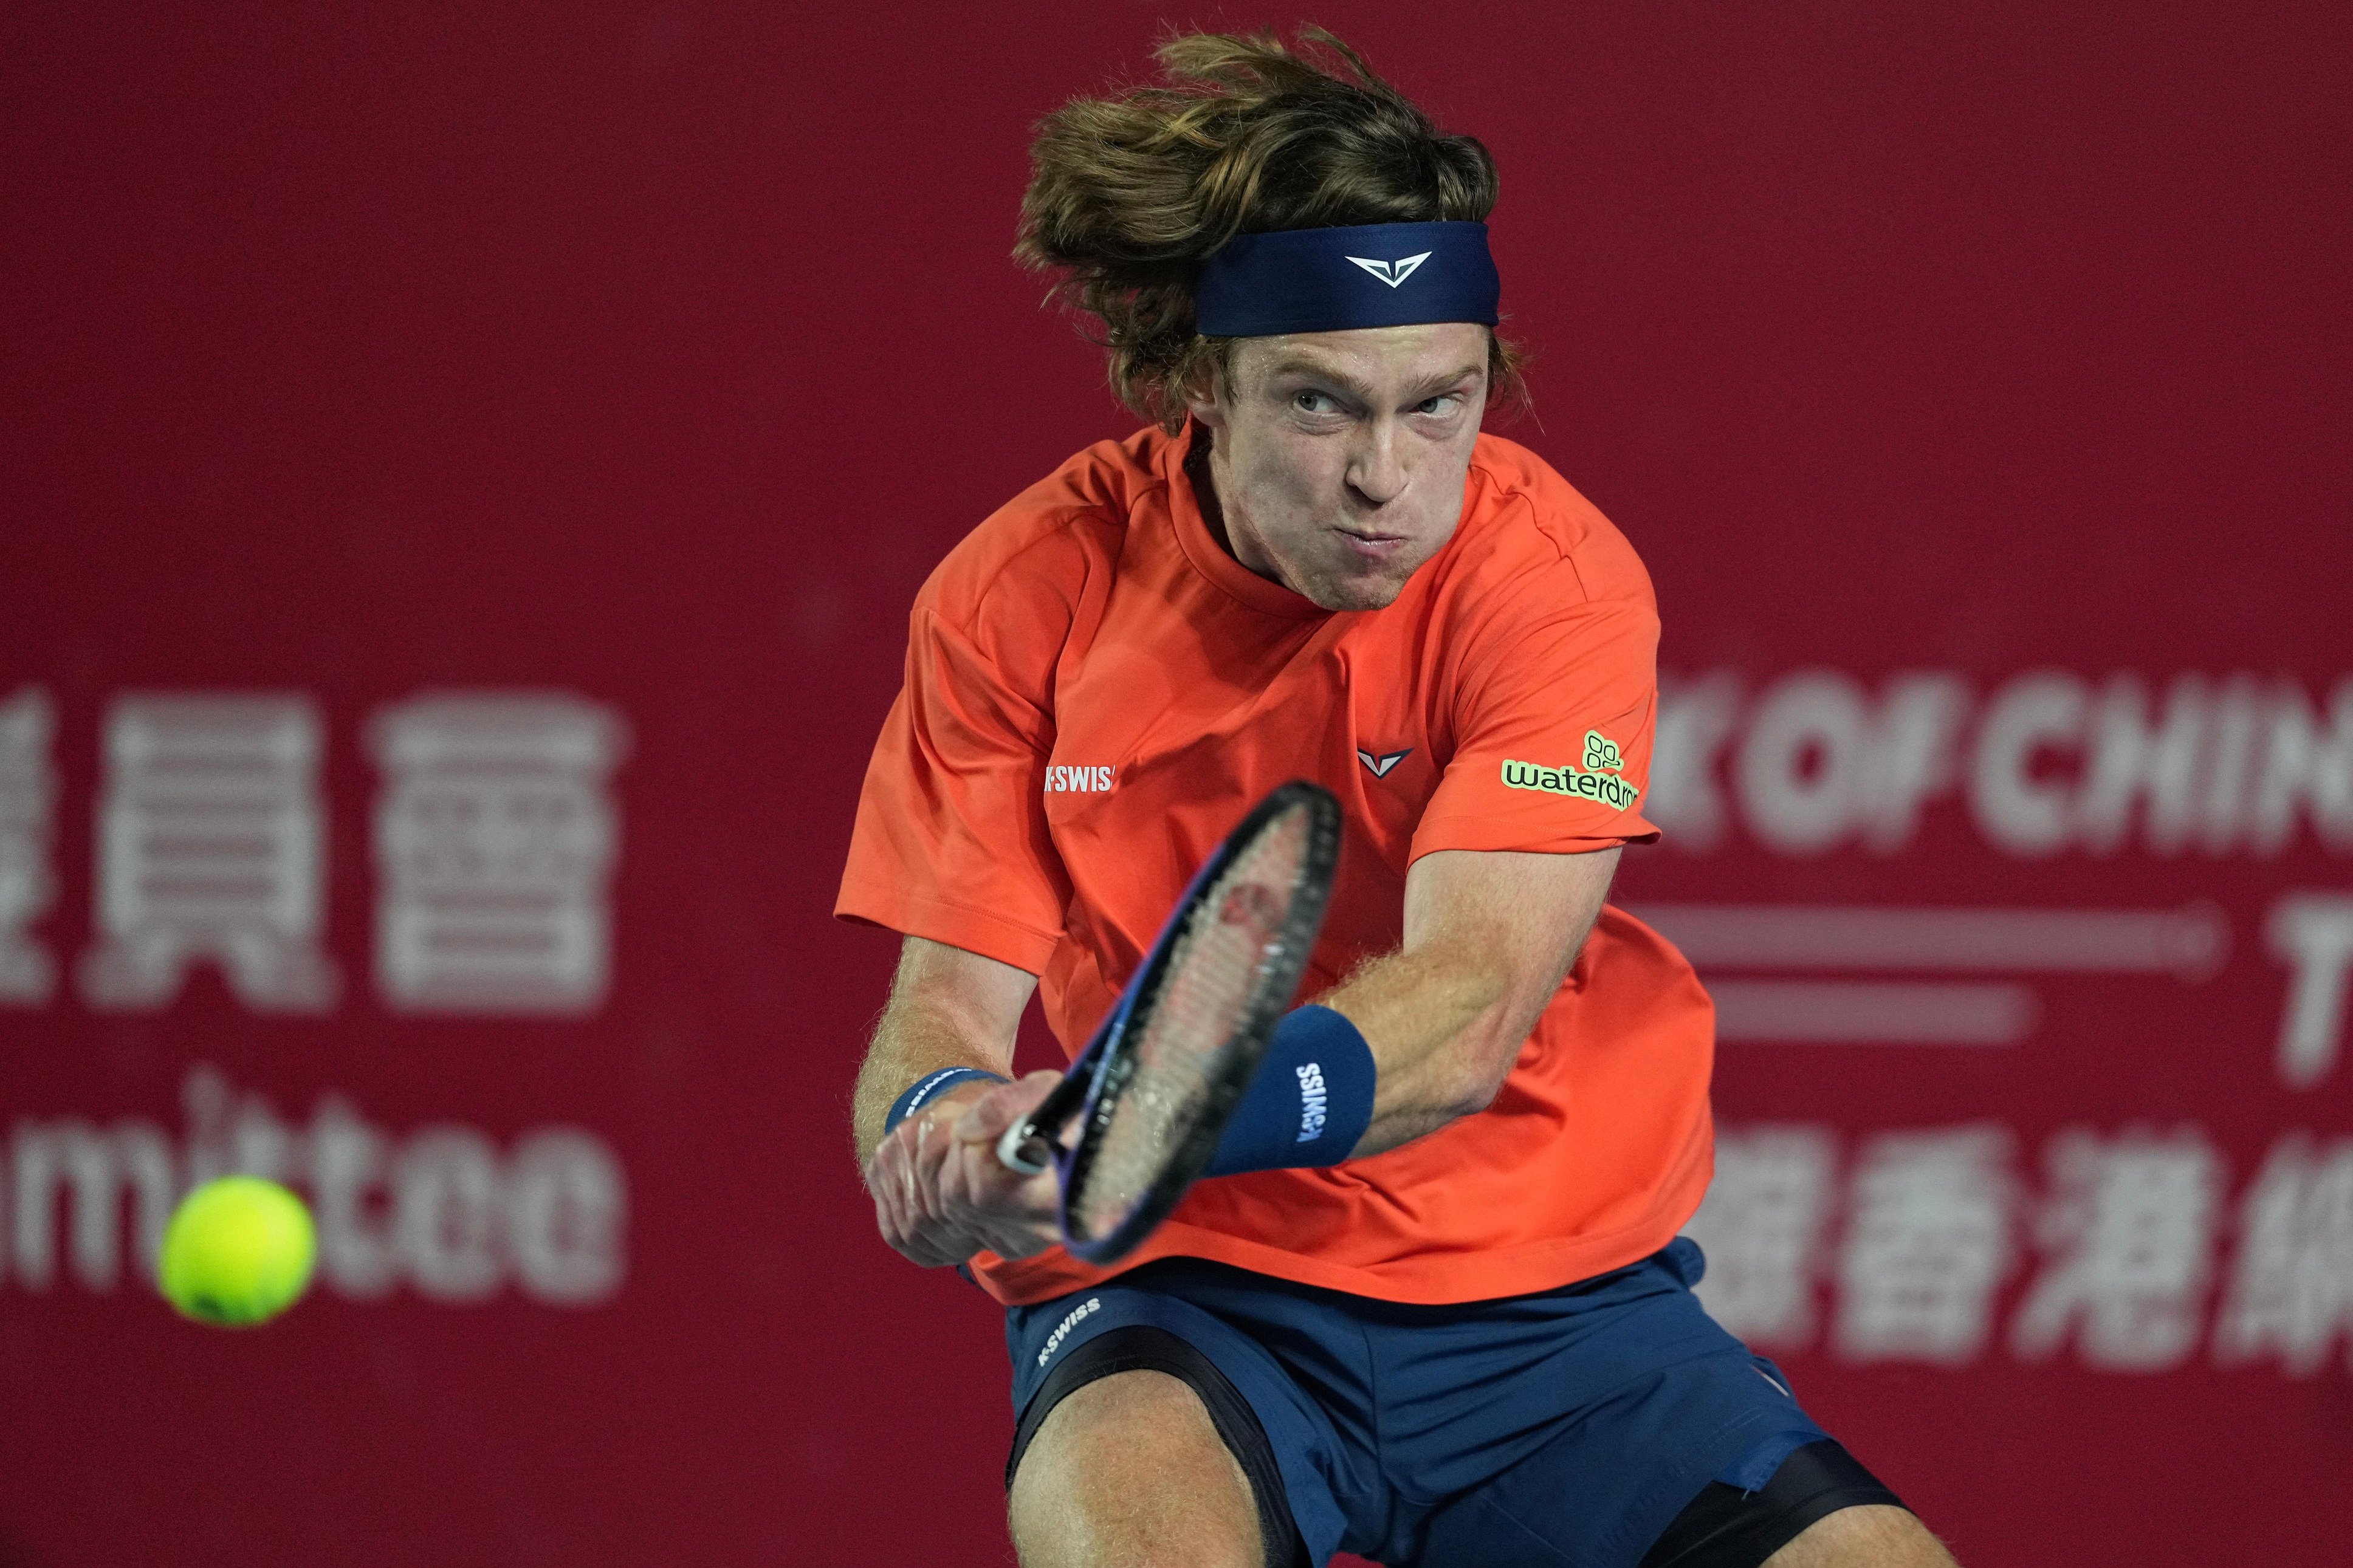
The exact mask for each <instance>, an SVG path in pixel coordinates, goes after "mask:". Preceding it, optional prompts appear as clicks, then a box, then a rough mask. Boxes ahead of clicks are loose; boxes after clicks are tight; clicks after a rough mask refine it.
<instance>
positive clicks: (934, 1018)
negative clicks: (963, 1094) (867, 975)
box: [849, 938, 1037, 1167]
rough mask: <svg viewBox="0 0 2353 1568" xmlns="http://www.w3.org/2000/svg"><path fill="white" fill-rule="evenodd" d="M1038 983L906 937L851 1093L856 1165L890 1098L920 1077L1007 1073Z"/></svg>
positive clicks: (865, 1157)
mask: <svg viewBox="0 0 2353 1568" xmlns="http://www.w3.org/2000/svg"><path fill="white" fill-rule="evenodd" d="M1036 984H1037V982H1036V981H1035V979H1034V978H1033V977H1032V976H1030V975H1029V974H1026V973H1022V972H1021V971H1020V970H1018V969H1015V968H1014V967H1012V966H1011V965H1010V964H1003V963H996V962H995V961H994V960H991V959H986V958H982V957H980V956H978V955H977V954H975V953H969V952H962V951H960V950H958V949H955V948H952V947H947V946H944V945H943V944H941V943H937V942H924V941H922V940H921V939H913V938H911V939H909V941H908V942H906V944H905V946H904V947H903V949H902V952H901V953H900V958H899V968H898V972H897V973H896V974H895V975H893V976H892V982H891V1000H890V1003H889V1005H886V1006H885V1007H884V1008H883V1009H882V1016H881V1017H879V1018H877V1019H876V1020H875V1021H874V1036H873V1038H872V1039H871V1041H870V1042H869V1043H868V1045H867V1048H866V1058H865V1060H864V1061H863V1062H861V1063H860V1066H859V1068H858V1084H857V1088H856V1089H854V1090H853V1091H852V1093H851V1096H850V1110H849V1124H850V1142H851V1145H852V1147H853V1150H854V1152H856V1154H857V1157H858V1163H859V1164H860V1166H861V1167H863V1166H864V1165H865V1164H866V1163H868V1162H869V1161H870V1160H871V1159H872V1158H873V1155H874V1150H875V1146H876V1145H877V1144H879V1143H880V1142H881V1141H882V1123H883V1121H884V1120H885V1119H886V1118H887V1117H888V1116H889V1115H890V1113H891V1106H892V1102H893V1101H895V1100H897V1099H898V1098H899V1096H901V1095H902V1094H904V1093H905V1092H906V1091H907V1089H908V1088H909V1087H910V1086H911V1085H913V1084H914V1083H915V1082H916V1081H917V1080H919V1079H923V1078H924V1077H927V1076H928V1075H930V1074H932V1073H934V1072H937V1071H939V1070H940V1069H941V1068H956V1067H971V1068H982V1069H984V1070H986V1071H988V1072H993V1073H997V1074H999V1075H1001V1076H1007V1077H1009V1076H1011V1074H1012V1071H1013V1038H1014V1032H1015V1029H1016V1026H1017V1025H1018V1021H1019V1019H1020V1016H1021V1009H1022V1007H1023V1006H1024V1005H1026V1004H1027V1003H1028V1001H1029V993H1030V991H1031V990H1032V989H1033V988H1034V987H1035V985H1036ZM950 1098H954V1096H953V1095H950V1096H943V1097H942V1100H943V1103H944V1101H945V1100H948V1099H950Z"/></svg>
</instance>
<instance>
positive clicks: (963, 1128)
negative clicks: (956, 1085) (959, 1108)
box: [955, 1068, 1062, 1143]
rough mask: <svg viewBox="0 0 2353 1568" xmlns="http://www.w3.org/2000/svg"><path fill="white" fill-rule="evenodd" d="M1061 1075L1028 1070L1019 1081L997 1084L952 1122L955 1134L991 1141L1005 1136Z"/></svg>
mask: <svg viewBox="0 0 2353 1568" xmlns="http://www.w3.org/2000/svg"><path fill="white" fill-rule="evenodd" d="M1061 1081H1062V1075H1061V1074H1060V1073H1058V1072H1054V1071H1052V1070H1050V1069H1048V1068H1040V1069H1039V1070H1038V1071H1036V1072H1033V1073H1030V1074H1028V1075H1027V1076H1025V1077H1024V1078H1023V1079H1021V1080H1020V1081H1019V1082H1018V1083H1008V1084H1000V1085H999V1086H998V1087H997V1088H996V1089H991V1090H989V1091H988V1092H987V1094H985V1095H982V1096H981V1097H980V1098H979V1099H977V1100H974V1101H973V1102H972V1104H971V1105H970V1106H969V1107H968V1108H966V1110H965V1113H964V1115H963V1116H962V1117H961V1118H959V1119H958V1121H956V1124H955V1136H956V1140H957V1142H963V1143H994V1142H997V1139H999V1138H1000V1137H1002V1136H1004V1133H1005V1130H1006V1129H1007V1128H1008V1127H1010V1126H1011V1125H1012V1124H1013V1122H1014V1121H1015V1120H1016V1119H1017V1118H1019V1117H1023V1116H1027V1115H1029V1113H1030V1112H1031V1111H1033V1110H1037V1109H1038V1107H1039V1106H1040V1105H1042V1104H1044V1103H1045V1100H1046V1097H1047V1096H1048V1095H1050V1094H1051V1093H1053V1092H1054V1086H1055V1085H1056V1084H1058V1083H1060V1082H1061Z"/></svg>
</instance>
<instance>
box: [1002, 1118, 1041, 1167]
mask: <svg viewBox="0 0 2353 1568" xmlns="http://www.w3.org/2000/svg"><path fill="white" fill-rule="evenodd" d="M997 1163H998V1164H1000V1165H1003V1166H1004V1167H1005V1168H1006V1169H1007V1170H1008V1171H1015V1172H1018V1173H1020V1174H1022V1175H1025V1176H1034V1175H1037V1174H1039V1173H1040V1172H1043V1171H1046V1170H1049V1169H1050V1168H1051V1167H1052V1165H1053V1163H1054V1157H1053V1154H1052V1153H1051V1152H1050V1148H1049V1146H1048V1144H1047V1142H1046V1141H1045V1139H1043V1138H1041V1137H1039V1135H1038V1123H1037V1121H1036V1119H1035V1118H1033V1117H1028V1116H1024V1117H1022V1118H1020V1119H1019V1120H1018V1121H1015V1122H1014V1123H1013V1125H1012V1126H1010V1127H1008V1128H1007V1129H1006V1130H1005V1136H1003V1137H1002V1138H999V1139H998V1140H997Z"/></svg>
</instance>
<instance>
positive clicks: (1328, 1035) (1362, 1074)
mask: <svg viewBox="0 0 2353 1568" xmlns="http://www.w3.org/2000/svg"><path fill="white" fill-rule="evenodd" d="M1374 1077H1375V1074H1374V1070H1373V1052H1372V1047H1369V1046H1367V1045H1366V1044H1365V1037H1364V1036H1362V1035H1360V1034H1358V1033H1357V1032H1356V1025H1354V1024H1351V1023H1350V1022H1348V1020H1347V1019H1346V1018H1345V1017H1342V1016H1340V1015H1339V1014H1337V1013H1335V1012H1334V1011H1333V1010H1332V1009H1331V1008H1329V1007H1318V1006H1315V1005H1313V1004H1312V1003H1311V1004H1310V1005H1307V1006H1304V1007H1294V1008H1293V1009H1292V1010H1291V1011H1290V1012H1289V1013H1286V1014H1285V1015H1283V1019H1282V1023H1281V1024H1280V1025H1278V1026H1276V1027H1275V1031H1274V1043H1273V1044H1272V1045H1271V1046H1270V1047H1267V1053H1266V1060H1265V1061H1263V1062H1261V1064H1259V1069H1258V1076H1257V1077H1256V1078H1254V1079H1251V1080H1250V1088H1249V1089H1247V1090H1245V1091H1244V1092H1243V1094H1242V1102H1241V1104H1240V1105H1239V1106H1236V1107H1235V1108H1234V1117H1233V1120H1232V1121H1229V1122H1227V1123H1226V1131H1225V1135H1224V1136H1223V1137H1221V1138H1219V1140H1218V1152H1217V1153H1216V1154H1215V1155H1213V1156H1212V1157H1211V1158H1210V1161H1209V1171H1208V1173H1209V1174H1210V1175H1212V1176H1236V1175H1240V1174H1241V1173H1243V1172H1245V1171H1282V1170H1292V1169H1295V1168H1298V1167H1302V1166H1308V1165H1336V1164H1338V1163H1340V1162H1341V1161H1343V1160H1345V1159H1346V1158H1347V1157H1348V1152H1349V1151H1350V1150H1352V1149H1354V1148H1355V1147H1356V1142H1357V1140H1359V1139H1361V1138H1363V1137H1364V1135H1365V1129H1366V1128H1367V1127H1369V1126H1371V1125H1372V1124H1373V1079H1374Z"/></svg>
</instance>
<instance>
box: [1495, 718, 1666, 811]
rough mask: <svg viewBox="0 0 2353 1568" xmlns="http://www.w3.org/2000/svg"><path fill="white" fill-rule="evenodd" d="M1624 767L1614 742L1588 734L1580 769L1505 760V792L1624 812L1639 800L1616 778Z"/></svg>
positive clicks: (1637, 792) (1635, 792)
mask: <svg viewBox="0 0 2353 1568" xmlns="http://www.w3.org/2000/svg"><path fill="white" fill-rule="evenodd" d="M1625 765H1626V758H1625V755H1624V753H1623V752H1620V751H1619V750H1618V742H1615V741H1613V740H1611V739H1609V737H1608V736H1607V735H1604V734H1603V733H1602V732H1601V731H1599V730H1588V731H1586V732H1585V765H1584V766H1583V767H1581V768H1576V767H1571V766H1569V765H1568V764H1567V763H1562V764H1561V765H1560V766H1558V767H1548V766H1546V764H1544V763H1523V762H1519V761H1517V760H1515V759H1514V758H1510V757H1506V758H1504V787H1506V788H1508V789H1533V790H1541V791H1543V792H1544V793H1545V794H1546V795H1570V796H1573V797H1575V798H1577V799H1578V800H1598V801H1601V802H1604V803H1606V804H1607V805H1609V806H1610V807H1612V808H1613V809H1615V810H1618V811H1627V810H1630V809H1631V808H1632V806H1633V805H1634V803H1635V802H1636V801H1637V800H1640V799H1641V797H1642V792H1641V790H1639V789H1636V788H1635V787H1634V786H1633V785H1632V784H1628V783H1627V782H1626V781H1625V780H1624V779H1621V778H1620V777H1619V776H1618V773H1619V771H1620V769H1622V768H1623V767H1625Z"/></svg>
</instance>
